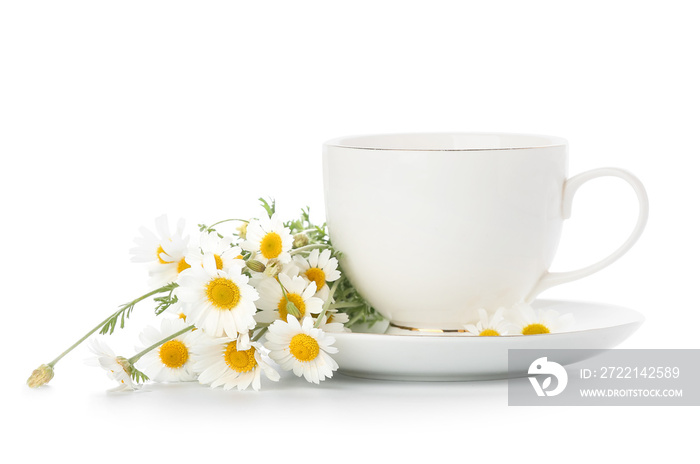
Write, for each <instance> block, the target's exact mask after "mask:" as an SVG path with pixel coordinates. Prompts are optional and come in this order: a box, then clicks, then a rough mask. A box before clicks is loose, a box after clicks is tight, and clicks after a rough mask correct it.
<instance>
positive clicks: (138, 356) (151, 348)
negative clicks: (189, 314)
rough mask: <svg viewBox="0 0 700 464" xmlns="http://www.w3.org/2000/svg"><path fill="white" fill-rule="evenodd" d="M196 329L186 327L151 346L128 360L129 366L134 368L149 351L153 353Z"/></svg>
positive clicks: (191, 326) (192, 326)
mask: <svg viewBox="0 0 700 464" xmlns="http://www.w3.org/2000/svg"><path fill="white" fill-rule="evenodd" d="M194 328H195V327H194V325H190V326H188V327H185V328H184V329H182V330H178V331H177V332H175V333H174V334H172V335H170V336H169V337H165V338H164V339H162V340H161V341H159V342H156V343H154V344H153V345H151V346H149V347H148V348H146V349H144V350H143V351H141V352H139V353H137V354H135V355H133V356H132V357H130V358H129V359H128V361H129V364H131V365H132V366H133V365H134V364H135V363H136V362H137V361H138V360H139V359H141V357H142V356H143V355H145V354H146V353H148V352H149V351H152V350H154V349H156V348H158V347H159V346H160V345H162V344H163V343H166V342H169V341H170V340H172V339H173V338H175V337H179V336H180V335H182V334H184V333H186V332H189V331H191V330H192V329H194Z"/></svg>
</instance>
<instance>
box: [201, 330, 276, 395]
mask: <svg viewBox="0 0 700 464" xmlns="http://www.w3.org/2000/svg"><path fill="white" fill-rule="evenodd" d="M239 347H240V348H241V349H240V350H239ZM262 349H263V347H262V346H261V345H259V344H258V343H250V344H249V345H248V346H245V347H243V346H241V343H240V341H236V340H233V339H231V338H227V337H226V338H218V339H210V341H209V342H208V343H204V344H200V345H199V346H197V347H196V348H194V350H193V357H194V370H195V372H197V373H198V378H199V383H201V384H204V385H210V386H211V387H212V388H216V387H219V386H221V387H223V389H224V390H230V389H232V388H234V387H236V388H238V389H239V390H245V389H246V388H248V387H249V386H251V385H252V387H253V390H260V377H261V375H260V374H261V373H264V374H265V376H266V377H267V378H268V379H270V380H272V381H275V382H276V381H278V380H279V379H280V375H279V373H278V372H277V371H276V370H275V369H273V368H272V366H270V365H269V364H268V363H267V361H265V359H264V358H263V355H262V353H261V350H262Z"/></svg>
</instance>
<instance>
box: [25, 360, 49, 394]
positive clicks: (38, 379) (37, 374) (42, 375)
mask: <svg viewBox="0 0 700 464" xmlns="http://www.w3.org/2000/svg"><path fill="white" fill-rule="evenodd" d="M51 379H53V367H51V366H49V365H48V364H42V365H41V366H39V367H37V368H36V369H34V372H32V375H30V376H29V378H28V379H27V385H29V387H31V388H36V387H40V386H42V385H45V384H47V383H49V381H50V380H51Z"/></svg>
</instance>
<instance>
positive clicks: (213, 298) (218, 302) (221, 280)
mask: <svg viewBox="0 0 700 464" xmlns="http://www.w3.org/2000/svg"><path fill="white" fill-rule="evenodd" d="M206 293H207V298H209V301H210V302H211V304H213V305H214V306H216V307H217V308H219V309H233V308H235V307H236V305H238V302H239V301H240V300H241V291H240V290H239V288H238V285H236V284H235V283H233V282H232V281H231V280H229V279H227V278H225V277H217V278H216V279H213V280H211V281H210V282H209V284H208V285H207V289H206Z"/></svg>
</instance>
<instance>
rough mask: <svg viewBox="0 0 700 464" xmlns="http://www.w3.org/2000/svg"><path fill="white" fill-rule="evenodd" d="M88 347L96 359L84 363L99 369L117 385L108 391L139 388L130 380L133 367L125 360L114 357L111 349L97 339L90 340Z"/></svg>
mask: <svg viewBox="0 0 700 464" xmlns="http://www.w3.org/2000/svg"><path fill="white" fill-rule="evenodd" d="M89 347H90V350H91V351H92V352H93V353H94V354H95V356H96V357H94V358H89V359H87V360H86V363H87V364H88V365H91V366H99V367H101V368H102V369H104V370H105V371H106V372H107V375H108V376H109V378H110V379H112V380H114V381H116V382H117V383H118V384H119V385H118V386H117V387H115V388H113V389H112V390H110V391H129V390H136V389H138V388H140V385H138V384H136V383H134V382H133V380H131V372H132V369H133V367H132V366H131V364H130V363H129V361H128V360H127V359H126V358H123V357H121V356H116V355H115V354H114V352H113V351H112V349H111V348H110V347H108V346H107V345H106V344H104V343H103V342H102V341H101V340H99V339H93V340H91V341H90V344H89Z"/></svg>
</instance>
